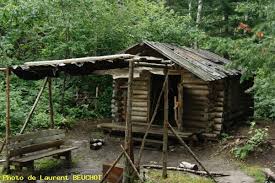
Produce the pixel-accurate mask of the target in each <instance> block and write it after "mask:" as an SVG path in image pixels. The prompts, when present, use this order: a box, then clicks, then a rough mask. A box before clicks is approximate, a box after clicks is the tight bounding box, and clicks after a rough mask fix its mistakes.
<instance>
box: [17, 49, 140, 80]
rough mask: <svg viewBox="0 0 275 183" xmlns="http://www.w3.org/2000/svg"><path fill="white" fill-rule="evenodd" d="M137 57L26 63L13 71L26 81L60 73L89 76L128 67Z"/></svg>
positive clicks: (98, 57) (120, 55) (112, 56)
mask: <svg viewBox="0 0 275 183" xmlns="http://www.w3.org/2000/svg"><path fill="white" fill-rule="evenodd" d="M134 57H135V55H130V54H117V55H108V56H97V57H84V58H72V59H63V60H50V61H35V62H26V63H24V64H23V65H19V66H13V67H12V71H13V72H14V73H15V74H16V75H17V76H18V77H20V78H22V79H25V80H39V79H42V78H45V77H46V76H49V77H57V76H58V74H59V73H60V72H62V71H63V72H65V73H68V74H70V75H88V74H92V73H93V72H94V71H95V70H108V69H116V68H125V67H128V62H126V61H125V60H127V59H132V58H134Z"/></svg>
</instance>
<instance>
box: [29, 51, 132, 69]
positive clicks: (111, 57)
mask: <svg viewBox="0 0 275 183" xmlns="http://www.w3.org/2000/svg"><path fill="white" fill-rule="evenodd" d="M133 57H135V55H130V54H117V55H107V56H97V57H83V58H71V59H63V60H50V61H36V62H26V63H25V65H27V66H44V65H50V66H52V65H59V64H71V63H85V62H92V63H94V62H95V61H103V60H114V59H130V58H133Z"/></svg>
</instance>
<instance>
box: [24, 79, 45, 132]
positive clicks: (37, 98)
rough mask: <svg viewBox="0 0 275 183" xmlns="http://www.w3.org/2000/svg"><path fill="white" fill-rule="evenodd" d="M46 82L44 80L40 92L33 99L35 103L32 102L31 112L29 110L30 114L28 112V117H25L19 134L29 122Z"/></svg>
mask: <svg viewBox="0 0 275 183" xmlns="http://www.w3.org/2000/svg"><path fill="white" fill-rule="evenodd" d="M47 81H48V78H45V80H44V82H43V85H42V87H41V89H40V91H39V93H38V95H37V97H36V99H35V102H34V104H33V106H32V108H31V110H30V112H29V114H28V116H27V118H26V120H25V123H24V125H23V127H22V128H21V130H20V134H23V133H24V131H25V129H26V127H27V124H28V122H29V121H30V119H31V117H32V115H33V113H34V110H35V108H36V106H37V104H38V101H39V99H40V97H41V95H42V93H43V91H44V89H45V87H46V84H47Z"/></svg>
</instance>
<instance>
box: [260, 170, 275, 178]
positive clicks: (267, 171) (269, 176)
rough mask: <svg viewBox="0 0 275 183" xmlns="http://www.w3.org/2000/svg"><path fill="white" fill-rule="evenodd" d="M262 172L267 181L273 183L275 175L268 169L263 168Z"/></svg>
mask: <svg viewBox="0 0 275 183" xmlns="http://www.w3.org/2000/svg"><path fill="white" fill-rule="evenodd" d="M262 171H263V172H264V174H265V176H266V177H267V179H268V180H272V181H275V173H274V172H272V171H271V170H270V169H269V168H264V169H263V170H262Z"/></svg>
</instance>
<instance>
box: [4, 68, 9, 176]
mask: <svg viewBox="0 0 275 183" xmlns="http://www.w3.org/2000/svg"><path fill="white" fill-rule="evenodd" d="M9 138H10V69H9V68H7V69H6V145H7V147H8V145H9ZM4 171H6V172H7V173H10V157H9V148H6V163H5V168H4Z"/></svg>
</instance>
